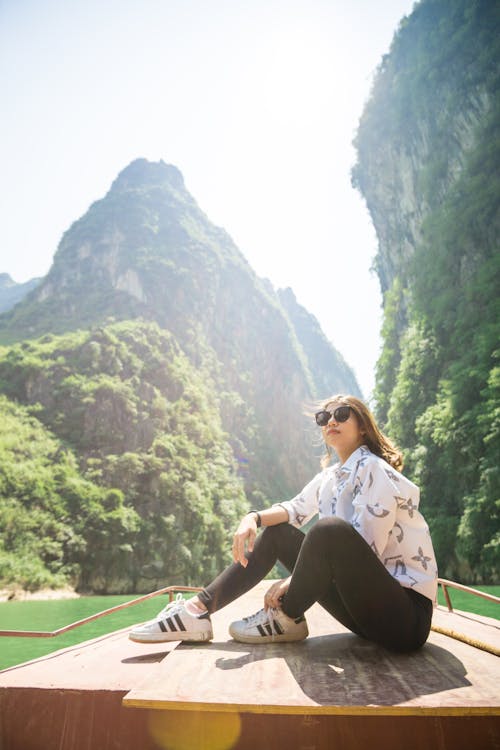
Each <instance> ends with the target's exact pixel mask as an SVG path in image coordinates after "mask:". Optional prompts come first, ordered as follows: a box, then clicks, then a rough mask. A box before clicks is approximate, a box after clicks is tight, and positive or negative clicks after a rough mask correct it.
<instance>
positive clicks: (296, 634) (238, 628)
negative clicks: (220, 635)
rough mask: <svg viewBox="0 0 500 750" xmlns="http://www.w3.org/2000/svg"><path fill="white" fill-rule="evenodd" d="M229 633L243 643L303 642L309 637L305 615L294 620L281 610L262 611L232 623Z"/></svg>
mask: <svg viewBox="0 0 500 750" xmlns="http://www.w3.org/2000/svg"><path fill="white" fill-rule="evenodd" d="M229 633H230V635H232V637H233V638H234V640H235V641H240V642H241V643H270V642H272V643H274V642H277V641H303V640H304V638H307V636H308V635H309V630H308V628H307V622H306V618H305V617H304V615H302V616H301V617H297V618H296V619H293V618H292V617H288V615H285V613H284V612H283V611H282V610H281V609H273V608H269V609H268V610H267V612H266V610H265V609H260V610H259V611H258V612H256V613H255V614H254V615H250V617H244V618H243V619H242V620H237V621H236V622H232V623H231V625H230V626H229Z"/></svg>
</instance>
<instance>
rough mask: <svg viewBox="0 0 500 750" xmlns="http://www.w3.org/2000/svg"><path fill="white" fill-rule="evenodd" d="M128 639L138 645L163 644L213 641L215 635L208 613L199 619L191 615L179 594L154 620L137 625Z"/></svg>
mask: <svg viewBox="0 0 500 750" xmlns="http://www.w3.org/2000/svg"><path fill="white" fill-rule="evenodd" d="M128 637H129V638H130V640H131V641H136V642H137V643H161V642H163V641H211V640H212V638H213V637H214V634H213V631H212V622H211V620H210V615H209V614H208V612H206V613H205V614H203V615H200V616H199V617H197V616H196V615H192V614H190V613H189V612H187V611H186V607H185V603H184V599H183V598H182V594H177V598H176V600H175V601H173V602H170V604H167V606H166V607H165V608H164V609H162V611H161V612H159V613H158V614H157V616H156V617H155V619H154V620H150V621H149V622H145V623H143V624H142V625H136V627H135V628H134V629H133V630H131V631H130V633H129V635H128Z"/></svg>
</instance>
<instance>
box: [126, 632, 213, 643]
mask: <svg viewBox="0 0 500 750" xmlns="http://www.w3.org/2000/svg"><path fill="white" fill-rule="evenodd" d="M165 636H167V637H165ZM128 637H129V640H130V641H134V643H169V642H172V641H187V642H190V643H202V642H204V641H211V640H212V639H213V637H214V636H213V633H189V634H187V633H158V634H157V635H156V634H151V635H133V634H132V633H129V636H128Z"/></svg>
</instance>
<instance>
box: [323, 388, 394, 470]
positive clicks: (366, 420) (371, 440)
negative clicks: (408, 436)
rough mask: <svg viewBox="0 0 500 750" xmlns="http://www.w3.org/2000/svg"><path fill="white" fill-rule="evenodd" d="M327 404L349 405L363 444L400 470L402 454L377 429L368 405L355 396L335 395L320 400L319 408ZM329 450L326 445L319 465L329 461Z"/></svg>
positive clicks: (326, 463)
mask: <svg viewBox="0 0 500 750" xmlns="http://www.w3.org/2000/svg"><path fill="white" fill-rule="evenodd" d="M328 404H341V405H345V406H350V407H351V410H352V411H353V413H354V416H355V417H356V419H357V422H358V425H359V427H360V429H361V431H362V432H363V435H364V440H363V442H364V444H365V445H366V446H368V448H369V449H370V450H371V452H372V453H374V454H375V455H376V456H379V457H380V458H383V459H384V461H387V463H388V464H390V465H391V466H392V467H393V469H396V471H401V470H402V468H403V454H402V453H401V451H400V450H399V448H397V446H395V445H394V443H393V442H392V440H390V439H389V438H388V437H386V435H384V434H383V432H382V431H381V430H380V429H379V427H378V425H377V423H376V421H375V417H374V416H373V414H372V413H371V411H370V410H369V409H368V407H367V406H366V405H365V404H364V403H363V402H362V401H360V399H359V398H356V396H344V395H341V394H339V395H337V396H331V398H328V399H326V401H322V402H321V405H320V408H321V409H326V407H327V406H328ZM330 458H331V452H330V450H329V448H328V446H327V453H326V454H325V455H324V456H323V458H322V459H321V466H322V467H323V468H325V466H327V465H328V464H329V462H330Z"/></svg>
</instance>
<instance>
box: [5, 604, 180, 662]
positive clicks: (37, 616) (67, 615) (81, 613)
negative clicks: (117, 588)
mask: <svg viewBox="0 0 500 750" xmlns="http://www.w3.org/2000/svg"><path fill="white" fill-rule="evenodd" d="M134 598H136V597H134V596H132V595H130V596H82V597H81V598H79V599H59V600H51V601H26V602H15V601H13V602H0V630H43V631H52V630H56V629H57V628H61V627H63V626H64V625H68V624H69V623H71V622H76V621H77V620H83V619H84V618H85V617H88V616H89V615H93V614H94V613H96V612H101V611H102V610H104V609H109V608H110V607H114V606H116V605H117V604H122V603H123V602H127V601H130V600H131V599H134ZM167 603H168V596H165V595H164V596H158V597H155V598H154V599H149V600H148V601H146V602H142V603H141V604H137V605H134V606H133V607H129V608H127V609H123V610H120V611H119V612H114V613H113V614H110V615H106V617H103V618H101V619H99V620H94V621H93V622H90V623H88V624H87V625H82V626H81V627H79V628H75V630H70V631H69V632H67V633H63V634H62V635H58V636H55V637H54V638H18V637H14V638H9V637H3V636H2V637H0V669H5V668H6V667H10V666H12V665H14V664H20V663H22V662H25V661H29V660H31V659H36V658H37V657H39V656H45V654H49V653H51V652H52V651H58V650H59V649H61V648H67V647H68V646H74V645H75V644H76V643H81V642H82V641H88V640H91V639H92V638H97V637H98V636H101V635H104V634H106V633H111V632H113V631H114V630H120V629H122V628H126V627H130V626H131V625H134V624H135V623H137V622H143V621H144V620H148V619H151V617H154V615H155V614H156V613H157V612H158V611H159V610H160V609H161V608H162V607H164V606H165V604H167Z"/></svg>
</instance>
